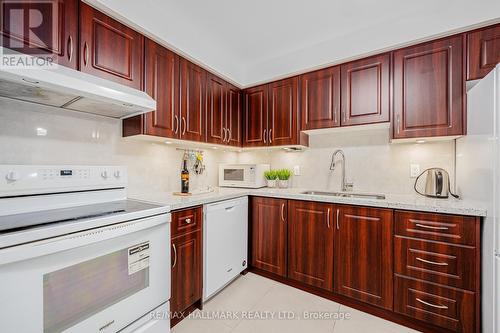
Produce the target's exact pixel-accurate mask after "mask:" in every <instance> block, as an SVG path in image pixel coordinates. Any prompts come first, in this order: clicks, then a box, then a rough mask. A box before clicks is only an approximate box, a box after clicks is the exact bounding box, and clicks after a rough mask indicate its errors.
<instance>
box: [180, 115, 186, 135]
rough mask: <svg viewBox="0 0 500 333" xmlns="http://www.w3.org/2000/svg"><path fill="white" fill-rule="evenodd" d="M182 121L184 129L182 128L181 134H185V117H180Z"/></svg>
mask: <svg viewBox="0 0 500 333" xmlns="http://www.w3.org/2000/svg"><path fill="white" fill-rule="evenodd" d="M182 123H183V124H184V129H183V130H182V135H184V134H186V129H187V122H186V118H185V117H182ZM181 127H182V126H181Z"/></svg>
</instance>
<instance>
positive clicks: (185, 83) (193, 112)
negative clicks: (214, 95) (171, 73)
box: [180, 59, 206, 141]
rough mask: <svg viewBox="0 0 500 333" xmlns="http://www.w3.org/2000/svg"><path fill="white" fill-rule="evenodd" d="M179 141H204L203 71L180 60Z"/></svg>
mask: <svg viewBox="0 0 500 333" xmlns="http://www.w3.org/2000/svg"><path fill="white" fill-rule="evenodd" d="M180 68H181V69H180V77H181V78H180V96H181V97H180V109H181V111H180V115H181V130H180V131H181V134H180V135H181V139H184V140H192V141H205V130H204V124H205V99H204V96H205V75H206V74H205V73H206V72H205V71H204V70H203V69H202V68H200V67H198V66H196V65H195V64H193V63H191V62H189V61H187V60H185V59H182V60H181V64H180Z"/></svg>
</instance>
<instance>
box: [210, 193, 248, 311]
mask: <svg viewBox="0 0 500 333" xmlns="http://www.w3.org/2000/svg"><path fill="white" fill-rule="evenodd" d="M203 211H204V212H205V218H204V225H203V244H204V245H203V249H204V251H203V256H204V260H203V262H204V268H203V282H204V283H203V300H204V301H206V300H207V299H209V298H210V297H212V296H214V295H215V294H216V293H217V292H219V291H220V290H221V289H223V288H224V287H225V286H226V285H227V284H229V283H230V282H231V281H232V280H234V279H235V278H236V277H238V275H239V274H240V273H241V272H242V271H244V270H245V269H246V268H247V267H248V197H242V198H238V199H233V200H227V201H222V202H217V203H213V204H208V205H205V206H204V207H203Z"/></svg>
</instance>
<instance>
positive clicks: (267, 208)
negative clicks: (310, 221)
mask: <svg viewBox="0 0 500 333" xmlns="http://www.w3.org/2000/svg"><path fill="white" fill-rule="evenodd" d="M286 214H287V201H286V200H282V199H273V198H258V197H254V198H252V259H251V263H252V266H253V267H256V268H259V269H262V270H265V271H268V272H271V273H274V274H277V275H280V276H283V277H285V276H286V267H287V266H286V242H287V238H286V235H287V216H286Z"/></svg>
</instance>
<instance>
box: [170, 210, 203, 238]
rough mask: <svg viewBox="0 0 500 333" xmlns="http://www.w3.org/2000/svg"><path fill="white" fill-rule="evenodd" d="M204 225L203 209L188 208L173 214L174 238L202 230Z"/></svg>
mask: <svg viewBox="0 0 500 333" xmlns="http://www.w3.org/2000/svg"><path fill="white" fill-rule="evenodd" d="M202 223H203V208H202V207H195V208H187V209H182V210H176V211H173V212H172V226H171V231H172V237H174V236H177V235H181V234H185V233H187V232H191V231H193V230H197V229H200V228H201V225H202Z"/></svg>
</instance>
